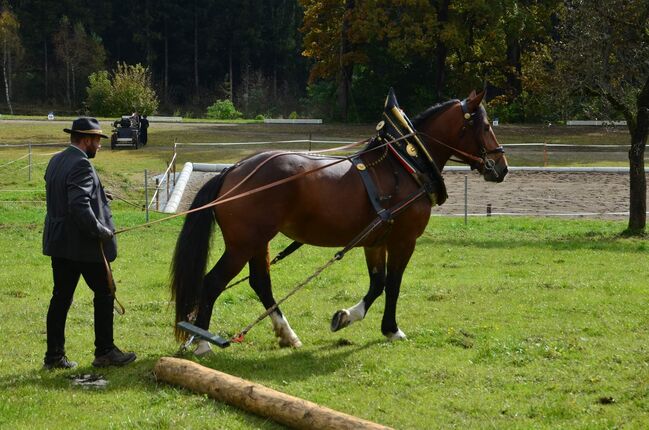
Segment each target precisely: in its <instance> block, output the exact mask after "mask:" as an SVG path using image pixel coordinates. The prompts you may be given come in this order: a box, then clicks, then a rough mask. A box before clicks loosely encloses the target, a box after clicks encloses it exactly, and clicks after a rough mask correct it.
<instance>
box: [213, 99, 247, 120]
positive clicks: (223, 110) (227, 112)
mask: <svg viewBox="0 0 649 430" xmlns="http://www.w3.org/2000/svg"><path fill="white" fill-rule="evenodd" d="M242 116H243V114H242V113H241V112H239V111H238V110H237V109H236V108H235V107H234V103H232V100H229V99H226V100H217V101H215V102H214V103H213V104H212V106H209V107H208V108H207V117H208V118H212V119H238V118H241V117H242Z"/></svg>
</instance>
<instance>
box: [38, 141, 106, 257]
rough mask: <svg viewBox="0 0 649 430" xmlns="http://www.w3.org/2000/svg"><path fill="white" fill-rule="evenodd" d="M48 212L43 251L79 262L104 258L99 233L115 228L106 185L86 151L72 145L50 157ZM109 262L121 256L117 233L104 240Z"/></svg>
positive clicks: (46, 174) (46, 175) (47, 184)
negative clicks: (104, 229)
mask: <svg viewBox="0 0 649 430" xmlns="http://www.w3.org/2000/svg"><path fill="white" fill-rule="evenodd" d="M45 187H46V197H47V215H45V227H44V229H43V254H45V255H50V256H52V257H62V258H67V259H69V260H75V261H93V262H101V261H103V259H102V257H101V250H100V248H99V232H100V231H101V229H102V226H103V227H106V228H108V229H110V230H111V231H115V226H114V225H113V215H112V213H111V211H110V207H109V206H108V199H107V198H106V193H105V192H104V187H103V186H102V185H101V182H100V181H99V177H98V176H97V173H96V172H95V169H94V168H93V167H92V165H91V164H90V160H88V157H87V156H86V154H85V153H84V152H82V151H81V150H80V149H78V148H75V147H72V146H70V147H68V148H67V149H66V150H64V151H63V152H60V153H58V154H56V155H55V156H54V157H52V159H51V160H50V162H49V164H48V165H47V170H46V171H45ZM103 244H104V252H105V254H106V258H107V259H108V261H113V260H115V258H116V257H117V241H116V240H115V237H114V236H113V238H112V239H110V240H105V241H103Z"/></svg>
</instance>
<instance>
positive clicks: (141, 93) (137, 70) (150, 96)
mask: <svg viewBox="0 0 649 430" xmlns="http://www.w3.org/2000/svg"><path fill="white" fill-rule="evenodd" d="M89 82H90V85H89V86H88V88H86V92H87V98H86V104H87V105H88V108H89V109H90V111H91V112H92V113H93V114H95V115H112V116H119V115H124V114H129V113H131V112H137V113H139V114H140V115H151V114H152V113H154V112H155V111H156V110H157V109H158V103H159V101H158V96H157V95H156V93H155V90H154V89H153V85H152V83H151V72H150V71H149V68H148V67H144V66H142V65H141V64H135V65H129V64H126V63H117V68H116V70H115V71H114V72H113V79H112V81H111V79H110V76H109V74H108V72H106V71H100V72H97V73H93V74H91V75H90V77H89Z"/></svg>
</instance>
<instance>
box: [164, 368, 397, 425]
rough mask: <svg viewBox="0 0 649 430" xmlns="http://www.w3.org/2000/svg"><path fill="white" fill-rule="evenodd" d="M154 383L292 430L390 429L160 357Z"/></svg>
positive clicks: (266, 388) (229, 376)
mask: <svg viewBox="0 0 649 430" xmlns="http://www.w3.org/2000/svg"><path fill="white" fill-rule="evenodd" d="M153 373H154V375H155V377H156V379H157V380H161V381H165V382H168V383H170V384H176V385H180V386H183V387H186V388H189V389H190V390H193V391H195V392H198V393H200V394H206V395H208V396H209V397H212V398H213V399H216V400H219V401H222V402H225V403H227V404H229V405H232V406H235V407H237V408H240V409H243V410H244V411H248V412H251V413H253V414H257V415H260V416H262V417H268V418H270V419H272V420H274V421H276V422H278V423H281V424H284V425H285V426H288V427H290V428H295V429H309V430H311V429H322V430H326V429H330V430H352V429H353V430H389V429H390V428H389V427H386V426H383V425H380V424H377V423H374V422H371V421H367V420H364V419H362V418H358V417H355V416H352V415H348V414H345V413H343V412H338V411H335V410H333V409H329V408H326V407H324V406H320V405H318V404H316V403H313V402H309V401H307V400H303V399H300V398H297V397H293V396H290V395H288V394H285V393H282V392H279V391H276V390H273V389H271V388H268V387H265V386H263V385H260V384H256V383H254V382H251V381H247V380H245V379H241V378H238V377H236V376H232V375H228V374H227V373H223V372H219V371H218V370H214V369H210V368H208V367H204V366H201V365H200V364H197V363H194V362H193V361H189V360H183V359H181V358H172V357H162V358H160V360H158V362H157V363H156V365H155V368H154V369H153Z"/></svg>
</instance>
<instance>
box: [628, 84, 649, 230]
mask: <svg viewBox="0 0 649 430" xmlns="http://www.w3.org/2000/svg"><path fill="white" fill-rule="evenodd" d="M629 131H630V132H631V149H630V150H629V185H630V203H629V226H628V231H629V233H631V234H641V233H643V232H644V230H645V226H646V222H647V179H646V176H645V170H644V169H645V166H644V153H645V147H646V145H647V135H648V134H649V78H647V82H646V83H645V85H644V88H643V89H642V92H641V93H640V94H639V95H638V114H637V116H636V121H635V124H631V125H630V129H629Z"/></svg>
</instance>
